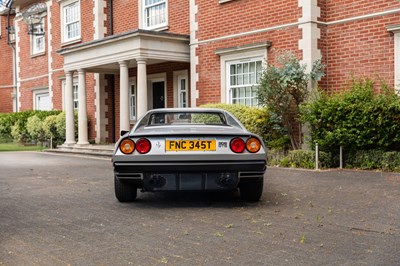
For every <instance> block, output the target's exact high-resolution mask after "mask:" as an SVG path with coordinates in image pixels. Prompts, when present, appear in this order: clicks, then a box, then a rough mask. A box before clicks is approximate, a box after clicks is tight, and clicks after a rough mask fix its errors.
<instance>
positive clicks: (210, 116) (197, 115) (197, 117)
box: [147, 112, 227, 126]
mask: <svg viewBox="0 0 400 266" xmlns="http://www.w3.org/2000/svg"><path fill="white" fill-rule="evenodd" d="M147 122H148V123H147V125H148V126H162V125H179V124H180V125H183V124H191V125H192V124H196V125H226V124H227V122H226V119H225V116H224V115H223V114H222V113H217V112H204V113H202V112H179V113H170V112H168V113H153V114H151V115H150V117H149V119H148V121H147Z"/></svg>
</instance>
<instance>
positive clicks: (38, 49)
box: [31, 20, 46, 55]
mask: <svg viewBox="0 0 400 266" xmlns="http://www.w3.org/2000/svg"><path fill="white" fill-rule="evenodd" d="M33 27H34V28H38V27H39V28H42V29H43V32H44V22H43V20H42V21H41V22H40V23H37V24H34V25H33ZM40 40H41V42H42V47H38V46H37V44H38V41H40ZM45 50H46V40H45V35H44V34H43V35H33V34H32V35H31V55H40V54H44V52H45Z"/></svg>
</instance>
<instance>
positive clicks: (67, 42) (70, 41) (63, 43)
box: [61, 38, 82, 47]
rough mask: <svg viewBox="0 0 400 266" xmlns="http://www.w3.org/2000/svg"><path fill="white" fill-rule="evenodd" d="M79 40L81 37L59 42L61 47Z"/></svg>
mask: <svg viewBox="0 0 400 266" xmlns="http://www.w3.org/2000/svg"><path fill="white" fill-rule="evenodd" d="M81 41H82V39H81V38H78V39H73V40H69V41H65V42H62V43H61V47H64V46H68V45H71V44H74V43H79V42H81Z"/></svg>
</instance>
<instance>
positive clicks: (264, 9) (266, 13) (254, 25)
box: [196, 0, 301, 40]
mask: <svg viewBox="0 0 400 266" xmlns="http://www.w3.org/2000/svg"><path fill="white" fill-rule="evenodd" d="M196 4H197V5H198V14H197V21H198V25H199V31H198V33H197V38H198V39H199V40H205V39H210V38H215V37H220V36H224V35H230V34H236V33H242V32H247V31H252V30H256V29H263V28H267V27H272V26H277V25H282V24H287V23H293V22H297V20H298V18H299V17H301V8H299V7H298V1H264V0H235V1H232V2H227V3H224V4H219V3H218V0H196Z"/></svg>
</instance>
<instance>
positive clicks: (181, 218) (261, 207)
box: [0, 152, 400, 265]
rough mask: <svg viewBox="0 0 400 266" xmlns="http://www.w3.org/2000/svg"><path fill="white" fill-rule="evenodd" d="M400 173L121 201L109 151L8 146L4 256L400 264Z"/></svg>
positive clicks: (287, 178)
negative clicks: (249, 199) (255, 194)
mask: <svg viewBox="0 0 400 266" xmlns="http://www.w3.org/2000/svg"><path fill="white" fill-rule="evenodd" d="M399 204H400V175H399V174H393V173H380V172H366V171H345V170H343V171H339V170H332V171H306V170H290V169H278V168H271V169H268V170H267V174H266V175H265V189H264V194H263V197H262V200H261V201H260V202H258V203H246V202H242V201H241V200H240V198H239V195H238V193H237V192H232V193H224V194H217V193H163V194H152V193H143V194H142V193H139V196H138V201H137V202H135V203H129V204H121V203H119V202H117V200H116V199H115V197H114V192H113V173H112V165H111V162H110V159H109V158H87V157H82V156H71V155H69V156H67V155H57V154H49V153H43V152H42V153H38V152H19V153H14V152H11V153H0V265H400V249H399V247H400V211H399Z"/></svg>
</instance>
